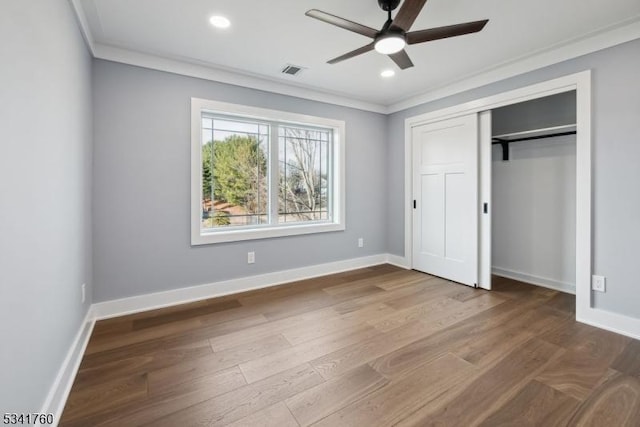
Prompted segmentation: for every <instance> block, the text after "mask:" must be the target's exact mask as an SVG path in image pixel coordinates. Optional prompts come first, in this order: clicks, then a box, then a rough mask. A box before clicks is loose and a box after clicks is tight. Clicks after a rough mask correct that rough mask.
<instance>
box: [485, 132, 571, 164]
mask: <svg viewBox="0 0 640 427" xmlns="http://www.w3.org/2000/svg"><path fill="white" fill-rule="evenodd" d="M576 133H577V132H576V131H575V130H573V131H569V132H557V133H550V134H547V135H536V136H526V137H523V138H514V139H502V138H493V139H492V141H491V144H493V145H495V144H500V145H502V160H503V161H508V160H509V144H510V143H512V142H520V141H532V140H534V139H544V138H553V137H555V136H566V135H575V134H576Z"/></svg>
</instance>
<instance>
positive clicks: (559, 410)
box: [480, 381, 580, 427]
mask: <svg viewBox="0 0 640 427" xmlns="http://www.w3.org/2000/svg"><path fill="white" fill-rule="evenodd" d="M579 404H580V401H578V400H576V399H574V398H573V397H571V396H568V395H566V394H564V393H562V392H560V391H558V390H555V389H553V388H551V387H549V386H547V385H545V384H542V383H540V382H538V381H531V382H529V383H528V384H527V385H526V386H525V387H524V388H523V389H522V390H521V391H520V393H518V394H517V395H516V396H515V397H514V398H513V399H511V400H509V401H508V402H507V403H505V404H504V405H503V406H502V407H501V408H499V409H498V410H497V411H496V412H494V413H493V414H491V416H490V417H489V418H487V419H486V420H484V422H482V424H480V426H481V427H494V426H514V427H516V426H517V427H536V426H545V427H563V426H566V425H567V422H568V421H569V418H570V417H571V416H572V415H573V413H574V412H575V410H576V409H577V407H578V405H579Z"/></svg>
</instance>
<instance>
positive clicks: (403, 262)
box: [387, 254, 411, 270]
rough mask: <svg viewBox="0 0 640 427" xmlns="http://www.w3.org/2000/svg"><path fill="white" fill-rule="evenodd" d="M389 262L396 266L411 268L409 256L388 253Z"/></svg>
mask: <svg viewBox="0 0 640 427" xmlns="http://www.w3.org/2000/svg"><path fill="white" fill-rule="evenodd" d="M387 264H391V265H395V266H396V267H400V268H404V269H407V270H410V269H411V266H410V265H409V261H408V260H407V258H405V257H403V256H399V255H393V254H387Z"/></svg>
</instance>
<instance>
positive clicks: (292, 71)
mask: <svg viewBox="0 0 640 427" xmlns="http://www.w3.org/2000/svg"><path fill="white" fill-rule="evenodd" d="M302 70H304V67H300V66H298V65H291V64H289V65H287V66H286V67H284V68H283V69H282V72H283V73H284V74H289V75H290V76H296V75H298V74H299V73H300V72H301V71H302Z"/></svg>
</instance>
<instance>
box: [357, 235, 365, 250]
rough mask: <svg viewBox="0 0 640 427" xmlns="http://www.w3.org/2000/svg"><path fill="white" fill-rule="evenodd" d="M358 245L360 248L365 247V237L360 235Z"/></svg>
mask: <svg viewBox="0 0 640 427" xmlns="http://www.w3.org/2000/svg"><path fill="white" fill-rule="evenodd" d="M358 247H359V248H362V247H364V239H363V238H362V237H360V238H359V239H358Z"/></svg>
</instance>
